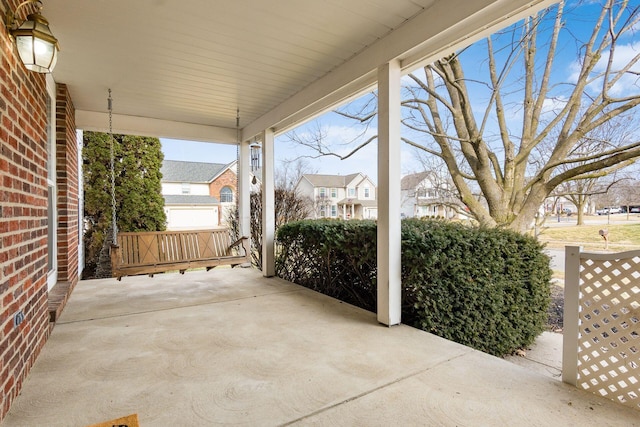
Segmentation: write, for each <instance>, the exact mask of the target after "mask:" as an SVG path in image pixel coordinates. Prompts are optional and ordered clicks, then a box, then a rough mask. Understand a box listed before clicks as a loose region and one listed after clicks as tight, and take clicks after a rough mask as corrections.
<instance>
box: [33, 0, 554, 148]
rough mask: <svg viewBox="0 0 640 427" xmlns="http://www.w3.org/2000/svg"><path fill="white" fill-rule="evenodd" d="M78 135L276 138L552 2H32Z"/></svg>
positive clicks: (216, 139) (226, 139) (222, 139)
mask: <svg viewBox="0 0 640 427" xmlns="http://www.w3.org/2000/svg"><path fill="white" fill-rule="evenodd" d="M43 3H44V8H43V10H42V14H43V15H44V16H45V17H46V18H47V19H48V20H49V22H50V26H51V29H52V31H53V33H54V34H55V35H56V37H58V39H59V42H60V47H61V51H60V55H59V59H58V65H57V67H56V69H55V71H54V79H55V80H56V82H58V83H65V84H67V85H68V87H69V90H70V93H71V96H72V98H73V102H74V105H75V107H76V110H77V117H76V119H77V125H78V127H79V128H83V129H91V130H105V129H106V127H107V123H108V122H107V117H106V111H107V102H106V98H107V89H108V88H111V89H112V91H113V98H114V103H113V107H114V114H115V118H114V129H115V130H116V131H118V132H126V133H138V134H144V135H153V136H160V137H169V138H183V139H194V140H204V141H212V142H229V143H233V142H235V140H236V131H235V121H236V108H239V109H240V116H241V123H240V126H241V127H242V128H243V137H244V138H250V137H252V136H253V135H255V134H257V133H258V132H260V131H261V130H263V129H266V128H274V129H276V131H281V130H283V129H285V128H286V127H288V126H291V125H293V124H296V123H299V122H301V121H302V120H306V119H308V118H310V117H313V116H314V115H317V114H319V113H321V112H323V111H325V110H326V109H328V108H330V107H331V106H333V105H335V104H336V103H338V102H341V101H344V100H345V99H348V98H349V97H352V96H353V95H354V94H357V93H360V92H362V91H363V90H365V89H367V88H370V87H371V86H372V85H373V84H375V71H376V69H377V67H378V66H379V65H381V64H383V63H385V62H387V61H390V60H399V61H401V64H402V66H403V68H405V69H409V68H411V67H414V66H415V65H417V64H419V63H420V62H421V61H426V60H433V59H435V58H437V56H438V55H442V54H446V53H449V52H450V51H451V50H453V48H454V47H456V46H460V45H461V44H462V43H469V42H470V41H473V40H475V39H477V38H478V37H480V36H481V35H482V34H486V32H487V31H488V30H490V29H492V28H494V29H495V28H497V27H499V26H504V25H506V24H507V23H509V22H512V21H514V20H515V19H516V18H518V17H521V16H523V15H524V14H526V13H532V12H533V11H535V10H537V9H539V8H541V7H543V6H547V5H549V4H551V3H553V1H552V0H393V1H390V0H322V1H317V0H316V1H310V0H234V1H222V0H135V1H132V0H90V1H87V0H44V2H43Z"/></svg>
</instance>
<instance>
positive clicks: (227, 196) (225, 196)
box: [220, 187, 233, 203]
mask: <svg viewBox="0 0 640 427" xmlns="http://www.w3.org/2000/svg"><path fill="white" fill-rule="evenodd" d="M220 202H222V203H232V202H233V190H231V188H229V187H222V190H220Z"/></svg>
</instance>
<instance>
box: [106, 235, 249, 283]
mask: <svg viewBox="0 0 640 427" xmlns="http://www.w3.org/2000/svg"><path fill="white" fill-rule="evenodd" d="M250 262H251V258H250V248H249V239H248V238H247V237H242V238H240V239H239V240H238V241H236V242H231V238H230V235H229V231H228V230H224V229H220V230H195V231H194V230H189V231H144V232H129V233H118V237H117V245H114V246H112V247H111V267H112V271H113V276H114V277H116V278H117V279H118V280H120V279H121V278H122V277H123V276H134V275H139V274H149V275H153V274H156V273H165V272H168V271H176V270H177V271H180V272H181V273H183V272H184V271H185V270H188V269H193V268H206V269H207V270H209V269H211V268H213V267H216V266H219V265H231V266H232V267H233V266H236V265H240V264H245V263H250Z"/></svg>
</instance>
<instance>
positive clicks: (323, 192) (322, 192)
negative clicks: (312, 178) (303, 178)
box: [318, 187, 327, 199]
mask: <svg viewBox="0 0 640 427" xmlns="http://www.w3.org/2000/svg"><path fill="white" fill-rule="evenodd" d="M318 194H319V195H320V198H322V199H324V198H325V197H327V189H326V188H324V187H320V190H318Z"/></svg>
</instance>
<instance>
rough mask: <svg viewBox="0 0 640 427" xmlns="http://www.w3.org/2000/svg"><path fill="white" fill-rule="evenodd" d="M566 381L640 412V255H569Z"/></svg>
mask: <svg viewBox="0 0 640 427" xmlns="http://www.w3.org/2000/svg"><path fill="white" fill-rule="evenodd" d="M564 295H565V297H564V299H565V300H564V331H563V339H564V343H563V355H562V380H563V381H564V382H567V383H570V384H573V385H575V386H577V387H579V388H583V389H585V390H590V391H592V392H593V393H595V394H597V395H599V396H605V397H608V398H610V399H612V400H615V401H618V402H620V403H622V404H624V405H627V406H631V407H633V408H635V409H639V410H640V251H629V252H621V253H611V254H603V253H589V252H581V250H580V247H578V246H567V248H566V253H565V293H564Z"/></svg>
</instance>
